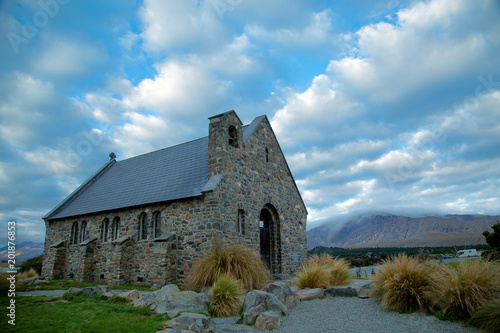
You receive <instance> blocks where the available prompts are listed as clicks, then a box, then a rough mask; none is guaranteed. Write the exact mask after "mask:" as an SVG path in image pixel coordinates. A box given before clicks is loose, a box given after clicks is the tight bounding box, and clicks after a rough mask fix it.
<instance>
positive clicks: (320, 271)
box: [295, 253, 352, 289]
mask: <svg viewBox="0 0 500 333" xmlns="http://www.w3.org/2000/svg"><path fill="white" fill-rule="evenodd" d="M351 279H352V277H351V274H350V273H349V265H348V264H347V262H346V261H345V260H344V259H334V258H332V256H330V255H329V254H327V253H322V254H321V255H319V256H318V255H312V256H311V257H310V258H309V260H308V261H307V262H306V263H305V264H303V265H302V266H301V267H300V269H299V270H298V272H297V273H296V274H295V283H296V284H297V286H298V287H299V288H301V289H303V288H326V287H329V286H345V285H348V284H349V282H351Z"/></svg>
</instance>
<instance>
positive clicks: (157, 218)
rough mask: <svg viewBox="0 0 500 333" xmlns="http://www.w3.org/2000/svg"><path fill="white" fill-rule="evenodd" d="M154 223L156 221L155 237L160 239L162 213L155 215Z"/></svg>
mask: <svg viewBox="0 0 500 333" xmlns="http://www.w3.org/2000/svg"><path fill="white" fill-rule="evenodd" d="M153 221H154V231H155V235H154V237H155V238H156V237H160V236H161V213H160V212H155V213H154V214H153Z"/></svg>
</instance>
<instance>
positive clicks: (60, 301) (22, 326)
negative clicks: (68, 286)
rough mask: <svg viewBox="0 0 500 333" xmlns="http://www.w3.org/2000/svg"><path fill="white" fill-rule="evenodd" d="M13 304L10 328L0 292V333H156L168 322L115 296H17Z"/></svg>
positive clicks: (164, 318) (5, 295)
mask: <svg viewBox="0 0 500 333" xmlns="http://www.w3.org/2000/svg"><path fill="white" fill-rule="evenodd" d="M64 298H67V299H68V300H65V299H64ZM119 300H120V299H118V301H119ZM122 300H123V299H122ZM15 301H16V303H15V304H16V321H15V323H16V325H15V326H12V325H10V324H8V322H7V321H8V320H9V317H7V309H6V306H5V305H7V304H9V302H10V298H8V297H7V294H6V293H3V292H2V293H0V304H1V305H2V307H1V308H0V332H37V333H38V332H61V333H62V332H68V333H69V332H71V333H76V332H85V333H90V332H156V331H158V330H161V329H164V328H166V326H165V323H166V321H167V320H168V319H167V318H166V317H165V316H164V315H157V314H154V313H153V312H152V311H151V310H150V309H149V308H148V307H134V306H132V305H131V304H129V303H121V302H118V303H114V301H115V302H116V301H117V298H116V297H115V298H111V299H102V298H99V297H96V298H91V297H88V296H86V295H81V296H75V295H71V296H70V297H61V298H57V297H44V296H37V297H19V296H18V297H15Z"/></svg>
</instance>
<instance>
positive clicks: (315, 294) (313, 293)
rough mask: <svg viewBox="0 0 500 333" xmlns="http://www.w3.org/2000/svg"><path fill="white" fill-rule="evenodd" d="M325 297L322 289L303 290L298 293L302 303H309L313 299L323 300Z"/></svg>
mask: <svg viewBox="0 0 500 333" xmlns="http://www.w3.org/2000/svg"><path fill="white" fill-rule="evenodd" d="M324 295H325V290H324V289H321V288H313V289H302V290H299V291H297V296H299V298H300V300H301V301H309V300H311V299H316V298H323V297H324Z"/></svg>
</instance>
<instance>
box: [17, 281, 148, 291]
mask: <svg viewBox="0 0 500 333" xmlns="http://www.w3.org/2000/svg"><path fill="white" fill-rule="evenodd" d="M49 282H50V283H49V284H39V285H28V284H27V283H19V282H18V285H17V288H16V290H17V291H32V290H68V289H69V288H71V287H76V288H85V287H95V286H98V285H103V284H105V283H92V282H75V281H73V280H49ZM109 288H110V289H130V290H132V289H135V290H149V291H153V290H156V289H151V288H150V287H149V286H127V285H122V286H109Z"/></svg>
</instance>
